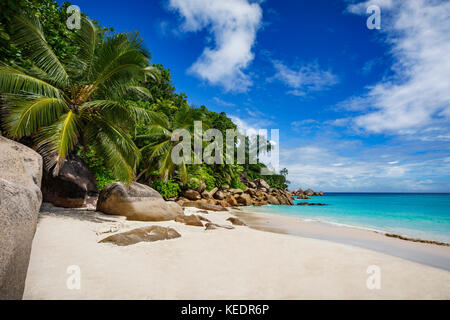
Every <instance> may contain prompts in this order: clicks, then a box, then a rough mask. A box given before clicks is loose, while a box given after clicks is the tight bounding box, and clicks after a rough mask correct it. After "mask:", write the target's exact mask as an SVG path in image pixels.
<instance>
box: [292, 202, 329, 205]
mask: <svg viewBox="0 0 450 320" xmlns="http://www.w3.org/2000/svg"><path fill="white" fill-rule="evenodd" d="M297 205H298V206H326V204H325V203H309V202H300V203H297Z"/></svg>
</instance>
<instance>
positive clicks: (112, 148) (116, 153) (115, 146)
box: [86, 120, 140, 183]
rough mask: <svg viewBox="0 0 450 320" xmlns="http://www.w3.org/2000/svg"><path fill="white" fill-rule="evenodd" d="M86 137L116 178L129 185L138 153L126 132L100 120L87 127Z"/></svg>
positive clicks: (138, 157)
mask: <svg viewBox="0 0 450 320" xmlns="http://www.w3.org/2000/svg"><path fill="white" fill-rule="evenodd" d="M86 137H87V139H88V140H89V141H91V143H92V145H93V147H94V148H95V149H96V150H97V152H98V153H99V155H101V156H103V157H104V159H105V161H106V164H107V165H108V167H109V168H110V169H111V170H112V171H113V173H114V175H115V176H116V178H118V179H119V180H121V181H123V182H125V183H131V181H132V180H133V177H134V172H135V169H136V166H137V163H138V161H139V159H140V152H139V149H138V148H137V147H136V145H135V144H134V142H133V141H132V140H131V138H130V137H129V136H128V135H127V134H126V132H124V131H123V130H122V129H121V128H119V127H117V126H115V125H114V124H112V123H111V122H108V121H106V120H100V121H97V122H92V123H91V124H90V125H89V126H88V129H87V131H86Z"/></svg>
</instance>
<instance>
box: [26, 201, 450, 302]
mask: <svg viewBox="0 0 450 320" xmlns="http://www.w3.org/2000/svg"><path fill="white" fill-rule="evenodd" d="M185 214H186V215H191V214H196V215H200V216H202V217H204V218H207V219H209V220H211V222H213V223H217V224H220V225H227V226H231V223H230V222H229V221H227V219H228V218H230V217H233V216H235V215H239V214H236V212H214V211H209V212H208V213H205V211H204V210H199V209H196V208H185ZM248 216H250V215H248ZM241 220H242V219H241ZM150 225H151V226H153V225H156V226H163V227H170V228H174V229H175V230H176V231H177V232H179V233H180V235H181V237H179V238H176V239H171V240H164V241H156V242H140V243H137V244H134V245H129V246H116V245H114V244H111V243H100V241H101V240H102V239H104V238H105V237H107V236H109V235H111V234H116V233H121V232H126V231H128V230H131V229H134V228H139V227H145V226H150ZM386 238H387V237H386ZM392 240H395V241H401V242H406V241H402V240H399V239H392ZM69 266H78V267H79V269H80V270H81V282H80V283H81V287H80V289H79V290H72V289H69V288H68V287H67V281H68V277H70V273H69V274H68V273H67V270H68V267H69ZM370 266H377V267H379V268H380V270H381V279H382V280H381V288H380V289H379V290H378V289H377V290H371V289H369V288H368V286H367V279H368V277H369V276H370V274H368V273H367V270H368V268H369V267H370ZM24 299H33V300H34V299H192V300H205V299H208V300H210V299H226V300H228V299H236V300H242V299H262V300H265V299H450V272H448V271H446V270H442V269H439V268H434V267H430V266H427V265H424V264H419V263H415V262H411V261H408V260H405V259H401V258H398V257H394V256H391V255H387V254H383V253H380V252H376V251H373V250H367V249H364V248H361V247H358V246H353V245H348V244H342V243H336V242H332V241H326V240H318V239H313V238H306V237H300V236H297V235H289V234H279V233H273V232H266V231H260V230H255V229H253V228H249V227H247V226H234V229H232V230H229V229H222V228H218V229H216V230H205V228H204V227H195V226H188V225H185V224H182V223H179V222H175V221H164V222H139V221H128V220H126V219H125V218H124V217H120V216H109V215H104V214H102V213H99V212H94V211H83V210H70V209H62V208H56V207H52V206H50V205H48V204H44V205H43V208H42V209H41V213H40V217H39V223H38V227H37V231H36V235H35V238H34V241H33V248H32V252H31V259H30V265H29V268H28V275H27V279H26V286H25V293H24Z"/></svg>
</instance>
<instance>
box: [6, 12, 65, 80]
mask: <svg viewBox="0 0 450 320" xmlns="http://www.w3.org/2000/svg"><path fill="white" fill-rule="evenodd" d="M12 26H13V28H14V31H15V32H14V37H13V41H14V42H15V43H16V44H17V45H18V46H19V47H21V48H24V49H26V50H25V52H26V53H27V55H28V56H29V58H30V59H31V60H32V61H33V62H34V63H35V64H36V65H37V66H38V67H39V68H40V69H42V70H44V71H45V72H46V73H47V74H49V75H50V76H51V77H52V79H53V81H54V83H55V84H57V85H58V86H60V87H66V86H67V85H68V83H69V75H68V74H67V72H66V70H65V68H64V66H63V64H62V63H61V62H60V61H59V59H58V57H57V56H56V54H55V53H54V52H53V50H52V48H51V47H50V46H49V44H48V43H47V41H46V40H45V36H44V32H43V30H42V26H41V23H40V22H39V19H38V18H37V17H35V16H14V18H13V24H12Z"/></svg>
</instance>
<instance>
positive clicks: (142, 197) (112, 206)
mask: <svg viewBox="0 0 450 320" xmlns="http://www.w3.org/2000/svg"><path fill="white" fill-rule="evenodd" d="M97 211H101V212H103V213H106V214H112V215H119V216H125V217H127V219H128V220H138V221H166V220H173V219H175V217H176V216H177V215H179V214H183V208H181V206H180V205H179V204H177V203H176V202H173V201H164V199H163V197H161V195H160V194H159V193H158V192H157V191H156V190H153V189H152V188H150V187H149V186H146V185H143V184H140V183H137V182H133V183H132V184H131V185H130V186H128V187H126V186H124V185H123V184H122V183H121V182H114V183H111V184H109V185H107V186H105V187H104V188H103V190H102V191H101V192H100V195H99V197H98V201H97Z"/></svg>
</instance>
